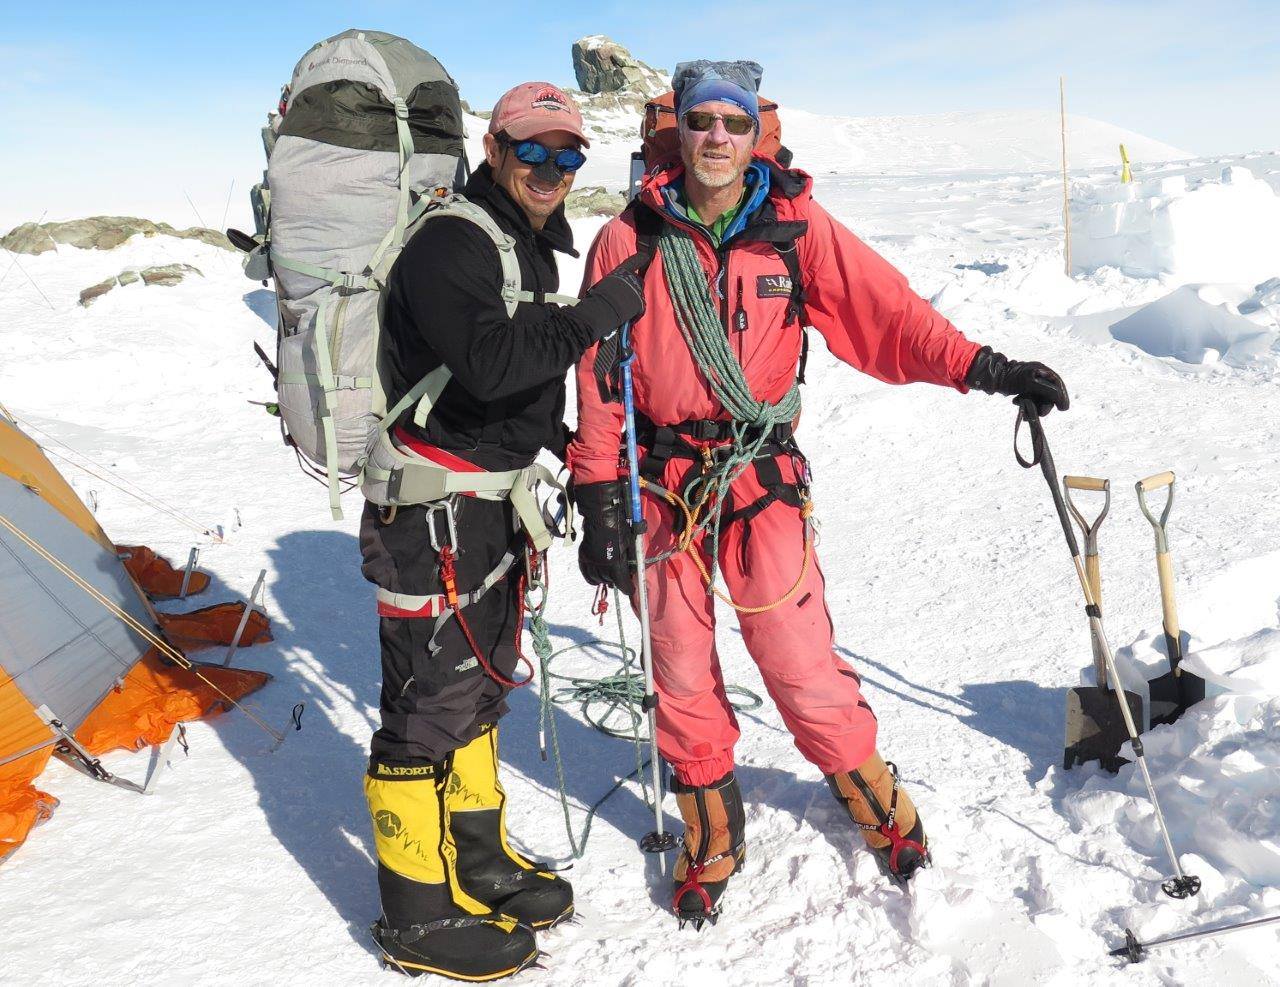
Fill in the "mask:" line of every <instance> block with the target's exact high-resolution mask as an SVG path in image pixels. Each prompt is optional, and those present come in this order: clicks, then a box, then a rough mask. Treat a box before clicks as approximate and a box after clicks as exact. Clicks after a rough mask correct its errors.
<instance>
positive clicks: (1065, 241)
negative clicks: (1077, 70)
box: [1058, 76, 1071, 277]
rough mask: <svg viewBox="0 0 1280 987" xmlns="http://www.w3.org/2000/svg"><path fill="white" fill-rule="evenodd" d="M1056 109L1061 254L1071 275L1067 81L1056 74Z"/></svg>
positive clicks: (1068, 275)
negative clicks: (1059, 130)
mask: <svg viewBox="0 0 1280 987" xmlns="http://www.w3.org/2000/svg"><path fill="white" fill-rule="evenodd" d="M1058 109H1059V111H1060V113H1061V115H1062V229H1063V235H1062V256H1063V263H1064V265H1065V267H1066V272H1067V277H1071V193H1070V192H1068V190H1067V83H1066V80H1065V79H1064V78H1063V77H1062V76H1058Z"/></svg>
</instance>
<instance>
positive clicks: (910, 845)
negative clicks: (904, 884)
mask: <svg viewBox="0 0 1280 987" xmlns="http://www.w3.org/2000/svg"><path fill="white" fill-rule="evenodd" d="M885 767H887V768H888V769H889V773H890V774H892V775H893V793H892V794H891V795H890V796H889V816H888V818H887V819H885V821H884V822H882V823H880V825H878V826H875V825H872V824H870V823H864V822H858V825H859V826H860V827H861V828H863V829H865V830H868V831H870V832H873V833H879V834H880V835H881V836H883V837H884V838H885V839H886V840H888V841H889V870H891V871H892V872H893V873H895V874H897V873H898V857H899V856H900V855H901V854H902V851H903V850H914V851H916V853H918V854H920V856H921V857H927V856H928V855H929V851H928V850H926V849H925V848H924V846H923V845H921V844H920V843H919V842H917V841H916V840H909V839H907V838H906V837H905V836H903V835H902V830H901V829H899V828H898V766H897V765H896V764H894V763H893V762H892V761H886V762H885ZM854 822H857V820H856V819H855V820H854Z"/></svg>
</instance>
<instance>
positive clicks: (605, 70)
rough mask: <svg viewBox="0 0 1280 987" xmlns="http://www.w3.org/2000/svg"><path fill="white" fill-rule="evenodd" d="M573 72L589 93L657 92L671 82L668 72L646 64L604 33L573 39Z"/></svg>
mask: <svg viewBox="0 0 1280 987" xmlns="http://www.w3.org/2000/svg"><path fill="white" fill-rule="evenodd" d="M573 74H574V76H575V77H576V78H577V80H578V88H579V89H581V90H582V92H584V93H586V94H588V95H592V94H600V93H629V94H633V95H638V96H657V95H658V94H659V93H661V92H663V91H665V90H666V89H667V88H669V86H670V79H669V78H668V76H667V75H666V73H665V72H663V71H661V70H660V69H655V68H653V67H651V66H649V65H646V64H645V63H644V62H642V61H640V60H639V59H638V58H636V57H635V56H633V55H632V54H631V52H629V51H627V49H626V48H624V47H622V45H620V44H618V43H617V42H616V41H614V40H612V39H611V38H607V37H605V36H604V35H603V34H593V35H590V36H589V37H586V38H579V39H578V40H577V41H575V42H574V43H573Z"/></svg>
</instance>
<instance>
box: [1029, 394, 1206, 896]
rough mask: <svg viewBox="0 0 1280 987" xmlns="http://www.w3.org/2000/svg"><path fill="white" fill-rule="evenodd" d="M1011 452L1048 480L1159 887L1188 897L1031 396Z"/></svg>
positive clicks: (1190, 883)
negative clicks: (1024, 445)
mask: <svg viewBox="0 0 1280 987" xmlns="http://www.w3.org/2000/svg"><path fill="white" fill-rule="evenodd" d="M1023 422H1026V423H1027V426H1028V428H1029V429H1030V430H1031V458H1030V459H1024V458H1023V456H1022V451H1021V450H1020V449H1019V448H1018V436H1019V434H1021V432H1022V423H1023ZM1013 454H1014V455H1015V456H1016V457H1017V459H1018V464H1019V465H1020V466H1022V467H1023V468H1024V469H1031V468H1032V467H1033V466H1037V465H1038V466H1039V467H1040V471H1041V472H1042V473H1044V478H1045V480H1046V482H1048V484H1049V492H1050V493H1051V494H1052V495H1053V506H1054V509H1055V510H1056V511H1057V512H1058V521H1059V522H1060V523H1061V524H1062V533H1063V534H1064V535H1066V536H1067V547H1068V548H1069V549H1070V550H1071V561H1072V563H1074V565H1075V569H1076V578H1077V579H1079V581H1080V589H1081V591H1082V592H1083V593H1084V600H1085V613H1086V614H1088V616H1089V629H1090V631H1092V632H1093V638H1094V641H1096V642H1097V645H1098V650H1099V651H1100V652H1101V654H1102V658H1103V661H1104V663H1105V664H1106V669H1107V674H1108V678H1109V680H1110V682H1111V688H1112V690H1113V691H1114V692H1115V695H1116V704H1117V705H1118V706H1119V707H1120V715H1121V717H1122V718H1123V720H1124V726H1125V730H1126V731H1127V732H1128V734H1129V743H1130V744H1131V745H1132V747H1133V753H1134V756H1135V757H1136V758H1137V761H1138V770H1139V771H1140V772H1141V773H1142V780H1143V781H1144V782H1145V783H1146V786H1147V796H1148V797H1149V798H1150V800H1151V808H1152V809H1153V810H1155V816H1156V825H1157V826H1158V827H1159V829H1160V836H1161V837H1162V838H1163V840H1164V848H1165V852H1166V853H1168V855H1169V863H1170V864H1171V865H1172V866H1173V873H1174V876H1173V877H1171V878H1169V879H1168V880H1167V881H1164V882H1162V883H1161V885H1160V887H1161V889H1162V890H1163V891H1164V893H1165V894H1167V895H1168V896H1169V897H1170V898H1189V897H1191V896H1192V895H1194V894H1198V893H1199V892H1200V878H1198V877H1195V876H1193V875H1191V874H1184V873H1183V872H1182V865H1181V864H1180V863H1179V862H1178V854H1177V852H1176V851H1175V850H1174V849H1173V838H1172V837H1171V836H1170V835H1169V827H1168V825H1167V824H1166V823H1165V821H1164V812H1163V811H1162V810H1161V808H1160V799H1159V798H1158V797H1157V796H1156V786H1155V784H1154V783H1153V782H1152V781H1151V772H1150V771H1149V770H1148V769H1147V758H1146V756H1145V753H1144V751H1143V749H1142V738H1141V737H1139V736H1138V728H1137V726H1136V725H1135V723H1134V719H1133V711H1132V710H1131V708H1130V706H1129V700H1128V694H1127V693H1126V692H1125V691H1124V689H1123V688H1121V686H1120V674H1119V672H1118V671H1117V670H1116V660H1115V655H1113V654H1112V653H1111V645H1110V644H1109V643H1108V642H1107V635H1106V632H1105V631H1104V630H1103V628H1102V610H1101V609H1099V607H1098V604H1097V601H1096V600H1095V599H1094V596H1093V587H1092V586H1090V585H1089V578H1088V576H1086V575H1085V569H1084V562H1083V561H1082V560H1081V558H1080V545H1079V543H1077V541H1076V533H1075V532H1074V531H1073V530H1072V529H1071V519H1070V518H1069V517H1068V516H1067V505H1066V504H1065V503H1064V502H1063V499H1062V491H1061V490H1059V489H1058V479H1057V467H1055V466H1054V465H1053V455H1052V453H1050V451H1049V442H1048V440H1047V439H1045V437H1044V426H1043V425H1041V424H1040V412H1039V411H1038V410H1037V408H1036V403H1035V401H1034V400H1032V399H1030V398H1022V399H1020V400H1019V401H1018V419H1017V422H1016V423H1015V424H1014V427H1013Z"/></svg>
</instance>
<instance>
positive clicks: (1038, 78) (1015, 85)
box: [0, 0, 1280, 226]
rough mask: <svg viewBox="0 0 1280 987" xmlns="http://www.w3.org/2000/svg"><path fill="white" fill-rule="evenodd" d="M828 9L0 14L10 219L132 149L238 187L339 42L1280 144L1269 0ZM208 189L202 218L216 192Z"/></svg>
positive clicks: (566, 76)
mask: <svg viewBox="0 0 1280 987" xmlns="http://www.w3.org/2000/svg"><path fill="white" fill-rule="evenodd" d="M184 7H185V9H184ZM835 9H836V10H838V11H839V12H836V13H833V5H832V4H830V3H820V2H810V0H789V2H787V3H779V2H777V0H771V2H757V0H715V2H710V3H702V4H696V5H695V4H688V3H666V2H645V3H625V4H624V3H616V2H604V3H601V2H589V0H588V2H584V0H566V2H561V3H556V2H554V0H541V2H539V3H531V2H523V3H518V4H516V3H506V2H494V3H487V4H476V5H474V6H469V5H465V4H463V5H459V4H448V5H445V4H430V3H424V2H421V0H418V2H401V0H383V2H376V3H351V2H347V3H333V2H314V3H305V4H304V3H293V2H283V3H281V2H276V3H266V2H263V3H252V4H251V3H235V2H223V3H217V4H198V5H196V4H192V5H178V4H173V3H171V2H170V3H163V4H162V3H148V2H141V3H137V2H135V3H131V4H128V5H114V4H111V5H108V4H98V3H94V4H89V3H66V2H64V3H56V2H55V3H46V4H43V5H33V4H30V3H29V2H24V3H21V4H18V3H13V2H11V0H3V2H0V24H3V25H4V29H3V31H0V56H2V57H3V63H2V64H3V65H4V72H3V75H2V76H0V145H3V146H4V147H5V151H4V154H3V155H0V226H3V225H5V219H6V218H11V217H12V216H13V215H14V214H15V212H14V211H15V209H17V210H18V211H23V210H29V209H30V208H33V207H35V206H46V207H47V206H49V204H50V202H53V203H55V204H56V202H57V200H58V187H59V186H60V185H64V184H67V183H84V182H90V183H94V184H98V185H103V186H108V187H114V188H119V186H120V184H121V183H127V182H128V181H129V177H130V175H131V174H133V173H135V170H131V168H130V162H131V160H132V159H136V158H137V157H138V156H139V155H145V156H147V157H148V158H150V159H154V158H155V157H156V156H157V155H160V156H163V157H165V159H166V160H169V161H171V162H172V165H173V168H172V176H173V180H174V181H175V182H177V181H179V179H180V177H181V176H182V175H183V173H184V172H183V169H184V168H185V169H188V170H191V171H193V172H195V173H197V174H196V175H195V177H197V178H199V179H200V182H201V183H204V184H207V182H206V181H205V177H204V176H205V173H206V172H207V173H208V174H210V175H211V174H214V173H215V172H216V173H219V174H228V173H232V171H234V172H236V173H238V172H242V171H243V170H244V168H245V166H244V164H243V162H244V161H245V160H247V157H248V156H249V155H252V154H256V153H257V151H258V147H257V136H256V134H257V127H258V125H259V123H260V121H261V119H262V115H263V113H264V111H265V109H266V108H267V107H269V106H270V105H272V103H273V102H274V96H275V93H276V92H277V90H278V88H279V85H280V83H281V82H283V81H284V80H285V79H287V78H288V76H289V74H290V71H291V69H292V66H293V64H294V62H295V61H296V60H297V58H298V57H299V56H300V55H301V54H302V53H303V52H304V51H305V50H306V49H307V48H308V47H309V46H310V45H311V44H312V43H313V42H315V41H317V40H319V39H320V38H323V37H326V36H328V35H330V34H334V33H337V32H338V31H341V30H343V29H345V28H347V27H368V28H376V29H380V30H385V31H390V32H392V33H395V34H402V35H404V36H406V37H408V38H410V39H411V40H413V41H415V42H416V43H418V44H419V45H421V46H422V47H424V48H426V49H428V50H429V51H431V52H432V53H433V54H435V55H436V56H437V57H438V58H440V60H441V61H442V62H443V63H444V64H445V65H446V67H447V68H448V69H449V71H450V72H451V73H452V74H453V75H454V77H455V78H456V79H457V80H458V82H459V84H460V85H461V87H462V92H463V96H464V97H465V98H467V99H468V100H469V101H470V102H471V104H472V105H473V106H477V107H481V106H485V105H488V104H491V103H492V101H493V100H494V99H495V98H496V97H497V96H498V95H499V94H500V93H501V92H502V90H503V89H505V88H506V87H507V86H508V85H510V84H512V83H513V82H515V81H520V80H524V79H528V78H539V77H542V78H550V79H551V81H554V82H561V83H571V82H572V69H571V65H570V60H569V45H570V43H571V42H572V41H573V40H574V39H575V38H577V37H580V36H582V35H584V34H593V33H603V34H608V35H610V36H611V37H613V38H615V39H616V40H619V41H621V42H622V43H623V44H625V45H627V46H628V47H630V48H631V49H632V51H633V52H634V53H635V54H636V55H637V56H638V57H640V58H642V59H644V60H645V61H647V62H649V63H650V64H654V65H658V66H660V67H663V68H667V69H670V68H671V67H672V65H674V63H675V62H677V61H679V60H681V59H684V58H690V57H751V58H755V59H756V60H757V61H759V62H761V63H762V64H763V65H764V66H765V77H764V78H765V87H764V88H765V91H766V92H767V93H768V95H769V96H770V97H771V98H773V99H775V100H778V101H780V102H785V103H788V104H792V105H795V106H798V107H801V108H804V109H808V110H813V111H817V112H827V113H840V114H846V115H891V114H915V113H931V112H946V111H954V110H981V109H1005V108H1045V107H1049V108H1052V107H1055V106H1056V101H1057V77H1058V75H1059V74H1060V73H1061V74H1065V75H1066V77H1067V86H1068V103H1069V110H1070V111H1071V112H1073V113H1079V114H1082V115H1085V116H1090V117H1094V118H1096V119H1099V120H1105V121H1107V122H1109V123H1113V124H1116V125H1118V126H1121V127H1125V128H1127V129H1130V130H1135V131H1138V132H1140V133H1143V134H1145V135H1147V136H1149V137H1152V138H1156V139H1158V140H1162V141H1165V142H1166V143H1169V144H1173V145H1176V146H1178V147H1182V148H1185V149H1187V150H1189V151H1192V152H1195V153H1216V152H1229V151H1246V150H1258V149H1272V148H1274V147H1276V146H1277V145H1280V56H1277V54H1276V52H1278V51H1280V3H1277V2H1276V0H1266V2H1231V0H1227V2H1223V3H1218V4H1212V5H1211V4H1205V3H1203V2H1199V3H1186V2H1178V0H1174V2H1166V3H1148V2H1131V3H1126V4H1115V3H1105V4H1104V3H1094V2H1083V3H1082V2H1071V0H1064V2H1061V3H1057V4H1051V5H1050V4H1035V3H1025V2H1024V3H1012V2H1005V0H990V2H985V3H981V4H970V3H964V2H933V0H930V2H925V3H915V4H901V3H881V2H872V3H860V4H851V5H849V6H848V7H846V8H844V9H840V8H838V7H836V8H835ZM217 169H223V170H222V171H221V172H217ZM227 169H231V170H232V171H228V170H227ZM247 177H251V176H247ZM166 180H167V179H166ZM194 184H199V183H194ZM24 188H26V189H28V190H30V189H32V188H38V189H39V190H40V192H39V194H34V195H33V194H32V193H31V192H29V191H24ZM200 195H201V196H202V197H203V201H205V202H206V203H209V202H212V201H214V200H216V198H217V196H215V195H213V193H212V192H209V191H204V192H201V193H200ZM15 197H16V198H15ZM25 200H31V201H25ZM206 208H212V207H211V206H208V205H206ZM36 211H37V212H38V211H39V210H38V209H37V210H36ZM30 218H34V217H30ZM205 218H206V219H209V217H207V216H206V217H205ZM210 222H215V220H210Z"/></svg>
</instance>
